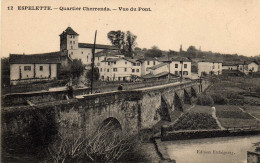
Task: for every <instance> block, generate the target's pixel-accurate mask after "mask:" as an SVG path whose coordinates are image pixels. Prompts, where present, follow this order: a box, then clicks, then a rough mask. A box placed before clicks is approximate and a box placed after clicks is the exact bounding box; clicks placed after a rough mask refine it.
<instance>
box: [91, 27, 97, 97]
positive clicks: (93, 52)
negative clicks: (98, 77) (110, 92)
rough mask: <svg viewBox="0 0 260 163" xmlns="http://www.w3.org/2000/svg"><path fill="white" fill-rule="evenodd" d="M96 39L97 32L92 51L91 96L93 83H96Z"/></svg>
mask: <svg viewBox="0 0 260 163" xmlns="http://www.w3.org/2000/svg"><path fill="white" fill-rule="evenodd" d="M96 37H97V30H96V32H95V38H94V47H93V49H92V59H91V61H92V62H91V71H92V74H91V94H92V93H93V81H94V65H95V49H96Z"/></svg>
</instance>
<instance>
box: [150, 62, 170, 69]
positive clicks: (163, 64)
mask: <svg viewBox="0 0 260 163" xmlns="http://www.w3.org/2000/svg"><path fill="white" fill-rule="evenodd" d="M166 65H168V63H160V64H158V65H155V66H153V67H149V68H148V69H152V70H155V69H157V68H160V67H163V66H166Z"/></svg>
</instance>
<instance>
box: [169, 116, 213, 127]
mask: <svg viewBox="0 0 260 163" xmlns="http://www.w3.org/2000/svg"><path fill="white" fill-rule="evenodd" d="M172 128H173V130H199V129H218V125H217V123H216V121H215V119H214V118H212V116H211V115H209V114H207V113H196V112H187V113H186V114H184V115H183V116H181V117H180V118H179V119H178V120H177V122H176V123H175V124H174V125H173V126H172Z"/></svg>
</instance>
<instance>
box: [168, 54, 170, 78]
mask: <svg viewBox="0 0 260 163" xmlns="http://www.w3.org/2000/svg"><path fill="white" fill-rule="evenodd" d="M168 63H169V65H168V68H169V74H168V82H170V81H171V79H170V77H171V68H170V65H171V61H170V57H169V53H168Z"/></svg>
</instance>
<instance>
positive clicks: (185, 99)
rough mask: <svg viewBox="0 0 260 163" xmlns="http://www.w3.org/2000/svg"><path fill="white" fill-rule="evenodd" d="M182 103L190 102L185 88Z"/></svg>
mask: <svg viewBox="0 0 260 163" xmlns="http://www.w3.org/2000/svg"><path fill="white" fill-rule="evenodd" d="M184 103H185V104H191V96H190V95H189V93H188V92H187V90H186V89H184Z"/></svg>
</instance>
